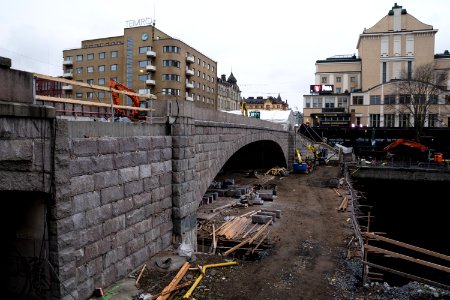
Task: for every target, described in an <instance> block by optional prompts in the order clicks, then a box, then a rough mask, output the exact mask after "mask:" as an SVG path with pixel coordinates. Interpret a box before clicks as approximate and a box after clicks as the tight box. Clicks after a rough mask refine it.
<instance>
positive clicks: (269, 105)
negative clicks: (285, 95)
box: [243, 94, 289, 110]
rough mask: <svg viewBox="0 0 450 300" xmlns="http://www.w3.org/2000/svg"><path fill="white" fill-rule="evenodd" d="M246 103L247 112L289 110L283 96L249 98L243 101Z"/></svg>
mask: <svg viewBox="0 0 450 300" xmlns="http://www.w3.org/2000/svg"><path fill="white" fill-rule="evenodd" d="M243 100H244V101H245V105H246V107H247V110H250V109H252V110H288V109H289V105H288V103H287V101H283V99H281V96H280V95H279V94H278V97H272V96H269V97H267V98H264V97H262V96H258V97H256V98H255V97H247V98H245V99H243Z"/></svg>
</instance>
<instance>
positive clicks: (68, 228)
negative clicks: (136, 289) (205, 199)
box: [0, 69, 294, 299]
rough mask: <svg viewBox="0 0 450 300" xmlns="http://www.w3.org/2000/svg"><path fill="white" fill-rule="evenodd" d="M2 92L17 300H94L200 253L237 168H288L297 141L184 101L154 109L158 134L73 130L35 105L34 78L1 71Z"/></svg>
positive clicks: (10, 266)
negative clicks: (201, 210) (38, 299)
mask: <svg viewBox="0 0 450 300" xmlns="http://www.w3.org/2000/svg"><path fill="white" fill-rule="evenodd" d="M0 80H1V81H2V82H3V83H6V84H2V85H1V86H0V198H1V199H2V200H3V203H2V204H3V209H2V218H1V219H2V226H1V232H2V236H3V237H6V242H4V243H3V245H4V247H2V256H1V258H2V265H3V266H4V267H3V268H2V272H3V275H4V277H2V278H6V279H5V281H6V285H7V286H8V289H7V291H6V293H8V295H9V296H10V298H11V299H13V298H16V297H17V296H20V295H19V293H25V295H32V294H33V293H41V294H43V295H44V296H45V298H47V299H50V298H51V299H73V298H75V299H87V298H89V296H91V295H92V292H93V291H94V289H95V288H96V287H98V286H102V287H105V286H108V285H111V284H112V283H114V282H115V281H117V280H119V279H122V278H124V277H126V276H127V275H128V274H129V272H130V271H131V270H134V269H136V268H137V267H139V266H140V265H142V264H143V263H144V262H146V261H147V260H148V259H149V258H150V257H151V256H153V255H155V254H157V253H158V252H160V251H162V250H164V249H166V248H167V247H169V246H170V245H171V244H172V243H178V242H180V241H182V240H188V241H190V242H191V243H192V245H193V246H194V247H196V222H197V213H196V212H197V208H198V207H199V204H200V201H201V199H202V196H203V195H204V193H205V192H206V190H207V188H208V187H209V185H210V183H211V182H212V181H213V180H214V178H215V176H216V175H217V174H218V173H219V172H220V171H221V170H222V169H223V168H224V167H226V166H227V165H229V164H230V162H231V161H233V162H234V163H235V164H236V163H238V164H240V166H247V165H250V164H249V163H257V165H256V166H261V167H272V166H275V165H270V164H273V163H274V162H276V165H277V166H280V167H287V166H290V165H292V164H291V162H292V160H293V156H292V155H290V154H291V153H293V152H294V151H293V138H294V132H293V129H292V128H287V129H286V128H284V127H283V126H282V125H280V124H275V123H271V122H268V121H263V120H257V119H251V118H245V117H242V116H240V115H233V114H228V113H222V112H218V111H213V110H205V109H198V108H195V107H194V105H193V103H192V102H187V101H176V100H172V101H164V102H162V101H157V100H155V101H154V103H153V107H154V108H155V112H154V113H153V118H152V119H151V120H152V122H151V123H150V122H146V123H117V122H115V123H114V122H94V121H89V120H85V119H81V120H80V119H76V118H71V119H67V118H62V117H57V113H56V110H55V108H54V107H50V106H47V105H42V104H38V103H37V102H36V101H35V100H34V96H33V75H32V74H30V73H25V72H21V71H16V70H12V69H0ZM230 158H232V159H230ZM255 158H256V159H255ZM252 159H253V160H254V161H251V160H252ZM227 162H228V163H227ZM253 166H255V164H253ZM175 246H176V245H175ZM38 278H39V282H38V283H39V285H38V286H39V287H40V288H39V289H38V290H37V291H36V290H29V289H27V288H26V287H28V286H29V285H27V284H29V283H30V282H33V283H35V284H36V280H37V279H38ZM35 286H36V285H35Z"/></svg>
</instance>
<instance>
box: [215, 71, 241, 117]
mask: <svg viewBox="0 0 450 300" xmlns="http://www.w3.org/2000/svg"><path fill="white" fill-rule="evenodd" d="M240 100H241V90H240V89H239V86H238V85H237V80H236V78H235V77H234V75H233V72H231V74H230V76H228V78H226V75H225V74H222V76H221V77H220V78H217V109H218V110H225V111H230V110H237V109H240V107H239V103H240Z"/></svg>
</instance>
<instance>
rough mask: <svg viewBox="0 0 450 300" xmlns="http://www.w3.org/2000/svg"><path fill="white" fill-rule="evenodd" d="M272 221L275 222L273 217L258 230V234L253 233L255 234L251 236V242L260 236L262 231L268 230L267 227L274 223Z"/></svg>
mask: <svg viewBox="0 0 450 300" xmlns="http://www.w3.org/2000/svg"><path fill="white" fill-rule="evenodd" d="M272 222H273V221H272V219H270V220H269V221H267V223H266V224H264V225H263V226H262V227H261V228H259V230H258V232H256V234H255V235H253V236H252V237H251V238H250V241H249V244H251V243H252V242H253V241H254V240H256V239H257V238H258V236H260V235H261V233H262V232H264V230H266V228H267V227H268V226H269V225H270V224H272Z"/></svg>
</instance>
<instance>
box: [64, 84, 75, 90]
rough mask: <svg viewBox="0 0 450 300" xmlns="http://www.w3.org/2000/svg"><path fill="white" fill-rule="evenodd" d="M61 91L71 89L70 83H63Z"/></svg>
mask: <svg viewBox="0 0 450 300" xmlns="http://www.w3.org/2000/svg"><path fill="white" fill-rule="evenodd" d="M61 88H62V90H63V91H71V90H73V86H72V85H71V84H67V85H63V86H62V87H61Z"/></svg>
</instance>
